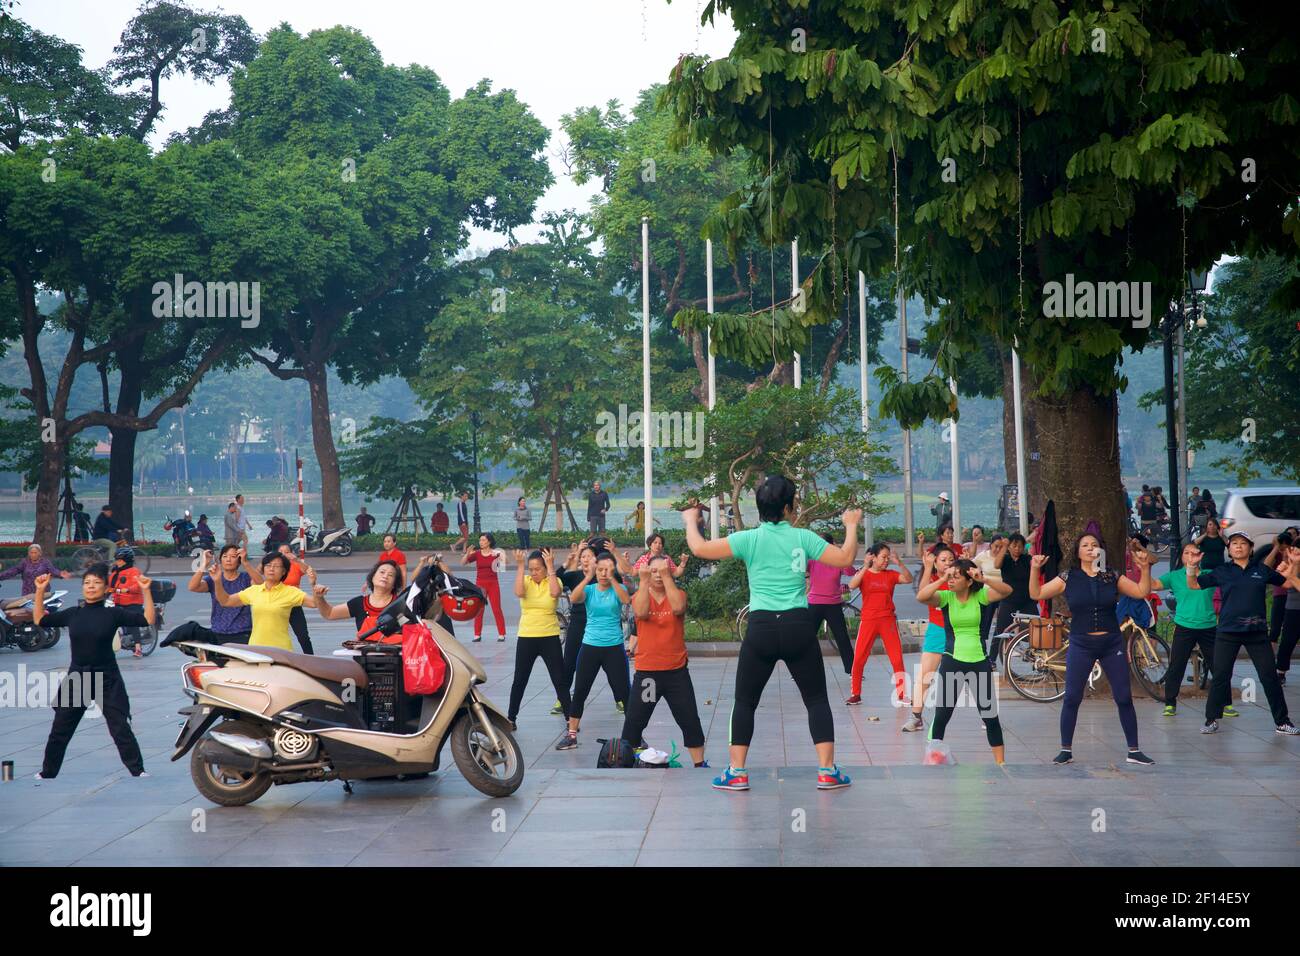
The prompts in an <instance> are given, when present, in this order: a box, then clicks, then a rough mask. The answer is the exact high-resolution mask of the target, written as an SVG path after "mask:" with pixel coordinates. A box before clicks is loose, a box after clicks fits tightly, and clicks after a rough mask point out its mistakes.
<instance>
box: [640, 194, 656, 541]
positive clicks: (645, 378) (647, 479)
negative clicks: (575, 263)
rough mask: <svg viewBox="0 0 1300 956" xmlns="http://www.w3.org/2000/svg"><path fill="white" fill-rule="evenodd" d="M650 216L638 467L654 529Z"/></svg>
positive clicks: (645, 237) (649, 526) (644, 257)
mask: <svg viewBox="0 0 1300 956" xmlns="http://www.w3.org/2000/svg"><path fill="white" fill-rule="evenodd" d="M652 426H653V419H651V417H650V217H649V216H642V217H641V446H642V457H641V469H642V473H643V479H644V483H645V489H644V494H645V530H646V534H649V533H650V532H651V531H653V530H654V526H655V525H654V478H653V476H652V474H651V462H650V430H651V428H652Z"/></svg>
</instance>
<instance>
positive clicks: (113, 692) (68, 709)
mask: <svg viewBox="0 0 1300 956" xmlns="http://www.w3.org/2000/svg"><path fill="white" fill-rule="evenodd" d="M137 583H138V584H139V585H140V594H141V596H142V598H143V599H144V603H143V605H139V606H131V607H108V606H107V605H105V603H104V599H105V598H106V597H108V594H109V591H108V566H107V565H104V564H96V565H92V566H91V567H90V568H88V569H87V570H86V572H85V574H83V575H82V576H81V597H82V603H81V605H80V606H79V607H69V608H64V609H63V610H61V611H55V612H54V613H53V614H47V613H46V612H45V591H46V588H48V587H49V586H50V576H49V575H48V574H42V575H41V576H40V577H38V578H37V579H36V595H35V601H34V610H33V613H32V620H33V621H34V622H35V623H36V624H37V625H38V626H43V627H66V628H67V629H68V639H69V641H70V642H71V644H72V663H71V666H70V667H69V668H68V676H67V677H66V678H64V680H63V684H62V685H60V687H59V699H58V701H57V702H56V703H55V705H54V726H52V727H51V728H50V737H49V740H48V741H46V744H45V760H44V762H43V763H42V764H41V772H40V773H38V774H37V775H36V779H38V780H52V779H54V778H55V777H57V776H58V775H59V770H60V769H61V768H62V767H63V755H64V753H66V752H67V749H68V743H69V741H71V740H72V735H73V733H75V732H76V729H77V725H78V724H79V723H81V716H82V714H84V713H85V712H86V705H87V703H88V702H89V701H90V700H92V699H93V700H95V701H97V702H98V704H99V709H100V710H101V711H103V713H104V720H105V722H106V723H107V724H108V732H109V734H111V735H112V737H113V743H115V744H117V752H118V755H119V756H121V758H122V763H123V764H125V765H126V769H127V770H129V771H130V772H131V776H133V777H142V776H146V774H145V772H144V757H143V756H142V755H141V754H140V745H139V744H138V743H137V742H136V739H135V734H134V733H132V732H131V701H130V700H129V699H128V698H127V696H126V684H125V683H124V682H123V681H122V674H121V672H120V671H119V670H118V669H117V658H116V657H115V655H114V654H113V635H114V634H116V633H117V630H118V628H121V627H136V628H143V627H148V626H149V625H151V624H153V622H154V620H155V612H154V606H153V591H152V589H151V588H150V587H149V585H150V584H152V583H153V582H152V581H150V580H149V578H147V577H144V576H143V575H141V576H140V577H139V578H138V579H137Z"/></svg>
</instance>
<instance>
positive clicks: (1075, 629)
mask: <svg viewBox="0 0 1300 956" xmlns="http://www.w3.org/2000/svg"><path fill="white" fill-rule="evenodd" d="M1061 580H1063V581H1064V582H1065V603H1066V604H1068V605H1069V606H1070V614H1071V618H1070V636H1071V637H1079V636H1084V637H1086V636H1087V635H1089V634H1091V633H1094V632H1098V631H1100V632H1105V633H1107V634H1110V633H1114V632H1115V631H1117V630H1118V629H1119V628H1118V624H1117V622H1116V619H1115V605H1116V604H1118V603H1119V575H1118V574H1116V573H1115V572H1114V571H1099V572H1098V573H1097V574H1096V575H1094V576H1089V575H1088V574H1087V573H1085V572H1083V571H1080V570H1077V569H1076V570H1075V571H1074V572H1073V573H1071V572H1070V571H1062V572H1061Z"/></svg>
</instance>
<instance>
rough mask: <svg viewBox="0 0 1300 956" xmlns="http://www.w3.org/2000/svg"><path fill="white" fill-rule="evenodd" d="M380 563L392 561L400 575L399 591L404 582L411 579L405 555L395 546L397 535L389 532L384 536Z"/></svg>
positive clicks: (404, 584) (404, 585)
mask: <svg viewBox="0 0 1300 956" xmlns="http://www.w3.org/2000/svg"><path fill="white" fill-rule="evenodd" d="M379 560H380V561H392V562H393V563H394V564H396V565H397V567H398V569H399V570H400V571H401V572H402V573H401V578H402V579H401V581H399V582H398V583H397V589H398V590H399V591H400V590H401V589H402V588H404V587H406V582H407V581H408V580H409V579H410V577H411V569H410V568H408V567H407V564H406V553H405V552H404V551H403V550H402V549H401V548H399V547H398V546H397V535H395V534H393V533H392V532H391V531H390V532H389V533H388V534H386V535H384V550H382V551H380V552H379Z"/></svg>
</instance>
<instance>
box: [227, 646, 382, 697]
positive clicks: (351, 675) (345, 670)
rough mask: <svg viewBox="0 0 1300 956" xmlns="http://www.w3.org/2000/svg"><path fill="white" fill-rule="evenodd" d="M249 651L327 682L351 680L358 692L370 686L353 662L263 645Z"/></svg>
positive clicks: (364, 675)
mask: <svg viewBox="0 0 1300 956" xmlns="http://www.w3.org/2000/svg"><path fill="white" fill-rule="evenodd" d="M249 650H254V651H257V653H259V654H265V655H266V656H267V657H269V658H271V660H273V661H275V663H277V664H283V665H284V666H285V667H292V668H293V669H294V670H297V671H302V672H303V673H304V674H308V675H310V676H311V677H315V678H318V679H319V680H327V681H331V682H333V683H335V684H341V683H343V682H344V681H346V680H351V681H352V682H353V684H354V685H355V686H356V688H357V689H358V690H365V689H366V687H367V686H369V684H370V679H369V678H368V677H367V676H366V672H365V671H364V670H362V668H361V665H360V664H358V663H356V662H355V661H352V660H346V659H343V658H337V657H317V656H316V655H314V654H295V653H293V652H292V651H285V650H281V649H280V648H278V647H265V646H263V645H261V644H256V645H250V647H249Z"/></svg>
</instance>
